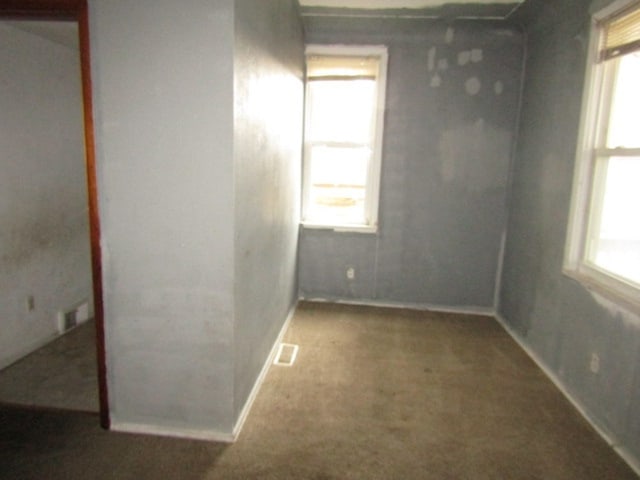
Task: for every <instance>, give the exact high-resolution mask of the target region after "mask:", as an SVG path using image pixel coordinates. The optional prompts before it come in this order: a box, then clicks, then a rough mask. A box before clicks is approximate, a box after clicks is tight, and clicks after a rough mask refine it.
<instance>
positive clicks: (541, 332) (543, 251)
mask: <svg viewBox="0 0 640 480" xmlns="http://www.w3.org/2000/svg"><path fill="white" fill-rule="evenodd" d="M599 4H600V5H603V4H604V2H602V1H600V2H599ZM587 7H588V2H585V1H579V0H562V1H558V0H553V1H541V0H535V1H529V2H527V4H526V5H525V7H524V8H523V9H522V10H521V11H520V12H519V18H520V21H522V22H523V24H524V25H525V26H526V29H527V32H528V45H527V58H526V72H527V74H526V81H525V86H524V93H523V110H522V117H521V122H520V125H521V128H520V132H519V136H518V148H517V154H516V161H515V168H514V174H513V191H512V194H511V201H510V215H509V222H508V235H507V244H506V254H505V261H504V275H503V279H502V291H501V295H500V299H501V302H500V309H499V311H500V313H501V315H502V316H503V317H504V318H505V319H506V321H507V323H508V324H509V326H510V327H511V328H512V329H513V330H514V331H515V332H516V334H517V335H518V336H520V338H522V339H523V341H524V343H526V344H527V345H528V346H529V347H530V348H531V349H532V350H533V351H534V352H535V353H536V354H537V355H538V356H539V358H540V359H541V360H542V362H544V363H545V364H546V366H547V367H548V368H549V369H550V370H551V371H552V372H553V373H554V374H555V375H556V376H557V377H558V378H559V379H560V381H561V382H562V383H563V384H564V386H565V388H566V389H567V390H568V392H569V393H570V394H571V395H572V396H573V397H574V398H575V399H576V400H577V401H578V402H579V403H580V404H581V405H582V407H583V408H584V409H585V410H586V412H587V414H588V415H589V416H590V417H591V418H592V420H593V421H594V422H595V423H596V424H597V425H599V426H600V427H601V428H602V429H603V430H605V431H606V432H608V433H609V434H610V435H611V437H612V438H613V441H614V442H615V444H617V445H619V446H620V447H621V448H623V449H626V450H627V451H628V452H631V453H632V454H633V455H635V458H636V461H637V460H638V459H639V458H640V318H639V317H638V315H637V314H632V313H630V312H627V311H625V310H623V309H621V308H619V307H617V306H616V305H614V304H613V303H611V302H609V301H606V300H604V299H602V298H599V297H598V296H597V295H595V294H593V293H590V292H589V290H587V289H586V288H585V287H583V286H581V285H580V284H578V283H577V282H576V281H574V280H572V279H570V278H568V277H566V276H564V275H563V274H562V262H563V252H564V247H565V238H566V232H567V222H568V212H569V203H570V197H571V188H572V181H573V169H574V161H575V152H576V142H577V136H578V128H579V123H580V108H581V100H582V89H583V85H584V75H585V59H586V49H587V43H588V33H589V16H588V11H587ZM593 354H596V355H598V356H599V359H600V370H599V372H598V373H597V374H594V373H592V372H591V370H590V362H591V357H592V355H593ZM639 464H640V463H639Z"/></svg>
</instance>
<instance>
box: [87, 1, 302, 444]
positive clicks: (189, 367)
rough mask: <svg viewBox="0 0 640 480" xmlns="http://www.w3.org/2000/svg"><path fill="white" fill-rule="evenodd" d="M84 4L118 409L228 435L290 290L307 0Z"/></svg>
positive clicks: (142, 424) (145, 427) (146, 424)
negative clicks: (301, 11)
mask: <svg viewBox="0 0 640 480" xmlns="http://www.w3.org/2000/svg"><path fill="white" fill-rule="evenodd" d="M90 6H91V8H90V12H91V21H92V23H91V40H92V48H93V50H92V54H93V59H92V61H93V65H92V71H93V75H94V79H93V82H94V102H95V111H96V112H95V113H96V136H97V145H98V148H97V162H98V180H99V185H98V187H99V203H100V214H101V222H102V256H103V263H104V296H105V324H106V325H105V327H106V335H107V340H106V347H107V372H108V383H109V402H110V407H111V414H112V423H113V424H114V427H115V428H116V429H122V430H141V431H146V432H151V433H153V432H157V433H168V434H179V435H191V436H201V437H208V438H219V439H231V438H232V437H231V435H232V433H233V432H234V427H235V425H236V422H237V421H238V419H239V416H240V414H241V412H242V408H243V406H244V405H245V404H246V402H247V400H248V398H249V395H250V392H251V390H252V388H253V386H254V384H255V382H256V380H257V378H258V375H259V373H260V371H261V369H262V366H263V364H264V363H265V361H266V360H267V358H268V356H269V353H270V351H271V348H272V346H273V344H274V342H275V340H276V337H277V334H278V332H279V331H280V329H281V327H282V326H283V324H284V322H285V320H286V318H287V315H288V313H289V311H290V310H291V308H292V307H293V305H294V304H295V302H296V300H297V285H296V258H297V243H298V219H299V205H300V151H301V132H302V123H301V122H302V105H303V102H302V95H303V88H302V68H303V42H302V25H301V22H300V19H299V16H298V13H297V5H296V3H295V2H294V1H293V0H278V1H272V2H264V1H248V0H240V1H237V2H234V1H233V0H228V1H214V0H190V1H188V2H180V3H177V2H174V1H173V0H163V1H157V0H148V1H144V2H141V1H139V0H136V1H132V0H118V1H111V0H110V1H109V2H102V1H98V0H95V1H93V2H92V3H91V5H90Z"/></svg>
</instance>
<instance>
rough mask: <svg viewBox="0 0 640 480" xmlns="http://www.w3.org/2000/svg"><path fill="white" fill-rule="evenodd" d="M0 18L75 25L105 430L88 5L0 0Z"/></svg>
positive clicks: (105, 414) (75, 0)
mask: <svg viewBox="0 0 640 480" xmlns="http://www.w3.org/2000/svg"><path fill="white" fill-rule="evenodd" d="M0 18H3V19H7V18H9V19H12V18H13V19H29V20H72V21H75V22H77V24H78V37H79V45H80V70H81V76H82V100H83V102H82V103H83V112H84V143H85V161H86V169H87V193H88V195H87V196H88V202H89V232H90V233H89V235H90V242H91V269H92V279H93V299H94V310H95V312H94V313H95V323H96V354H97V363H98V393H99V402H100V425H101V426H102V427H103V428H106V429H108V428H109V426H110V423H111V422H110V415H109V395H108V389H107V366H106V350H105V334H104V303H103V296H102V255H101V248H100V218H99V211H98V185H97V172H96V157H95V137H94V124H93V97H92V87H91V55H90V54H91V50H90V45H89V8H88V5H87V0H3V1H2V3H0Z"/></svg>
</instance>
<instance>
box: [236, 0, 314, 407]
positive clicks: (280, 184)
mask: <svg viewBox="0 0 640 480" xmlns="http://www.w3.org/2000/svg"><path fill="white" fill-rule="evenodd" d="M235 15H236V18H235V28H236V31H235V48H234V52H235V62H234V70H235V93H234V99H235V112H234V118H235V121H234V179H235V225H236V229H235V244H234V248H235V298H234V303H235V321H234V339H235V341H234V346H235V353H234V354H235V388H236V394H235V399H234V407H235V415H236V417H237V416H238V414H239V413H240V411H241V409H242V407H243V405H244V403H245V401H246V400H247V397H248V395H249V393H250V391H251V389H252V387H253V385H254V383H255V381H256V378H257V377H258V375H259V373H260V370H261V369H262V366H263V364H264V362H265V359H266V358H267V357H268V356H269V352H270V350H271V347H272V346H273V344H274V342H275V340H276V338H277V336H278V333H279V331H280V329H281V328H282V326H283V323H284V321H285V319H286V318H287V316H288V314H289V312H290V310H291V309H292V307H293V306H294V305H295V302H296V300H297V283H296V268H297V264H296V259H297V250H298V222H299V219H300V212H299V208H300V175H301V174H300V170H301V163H300V152H301V149H302V146H301V145H302V116H303V93H304V89H303V80H304V79H303V68H304V44H303V39H302V23H301V20H300V17H299V15H298V9H297V2H295V1H293V0H273V1H270V2H265V1H264V0H239V1H236V8H235Z"/></svg>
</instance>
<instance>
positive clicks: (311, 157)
mask: <svg viewBox="0 0 640 480" xmlns="http://www.w3.org/2000/svg"><path fill="white" fill-rule="evenodd" d="M386 58H387V57H386V48H384V47H346V46H309V47H308V48H307V88H306V90H307V97H306V122H305V150H304V157H305V158H304V162H305V168H304V187H303V218H302V221H303V224H304V225H305V226H312V227H314V226H315V227H332V228H339V229H347V230H351V229H352V230H360V231H375V229H376V228H377V204H378V188H379V175H380V155H381V147H382V112H383V106H384V89H385V73H386Z"/></svg>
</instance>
